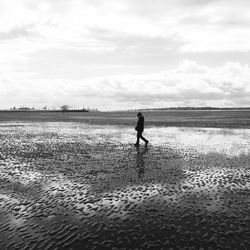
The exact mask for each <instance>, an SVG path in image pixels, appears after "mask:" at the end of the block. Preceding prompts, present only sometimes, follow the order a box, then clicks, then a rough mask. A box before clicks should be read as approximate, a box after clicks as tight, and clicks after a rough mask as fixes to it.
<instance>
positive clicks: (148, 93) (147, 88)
mask: <svg viewBox="0 0 250 250" xmlns="http://www.w3.org/2000/svg"><path fill="white" fill-rule="evenodd" d="M249 79H250V67H249V65H241V64H239V63H227V64H225V65H223V66H220V67H216V68H209V67H207V66H202V65H198V64H197V63H196V62H194V61H188V60H185V61H182V62H180V64H179V66H178V67H177V68H175V69H172V70H168V71H164V72H159V73H155V74H142V75H131V74H122V75H115V76H109V77H96V78H90V79H86V80H83V81H80V80H78V81H65V80H63V79H54V80H48V79H44V80H39V81H37V80H36V81H34V80H27V81H20V80H19V81H16V80H15V79H12V80H10V79H7V78H4V79H3V78H2V81H1V82H0V88H1V89H3V90H4V91H3V92H1V94H0V105H2V106H3V105H4V103H5V102H6V100H8V103H12V105H16V106H18V105H32V106H33V105H35V106H37V105H38V106H39V105H40V106H42V105H48V106H50V107H51V106H60V105H62V104H65V103H67V104H69V105H72V106H75V107H79V106H80V107H81V106H82V105H85V106H86V105H89V106H92V107H98V108H99V109H102V110H110V109H118V108H122V109H129V108H138V107H144V108H146V107H160V106H161V107H168V106H177V105H178V106H186V105H193V106H199V105H207V106H250V101H249V100H250V98H249V97H250V83H249Z"/></svg>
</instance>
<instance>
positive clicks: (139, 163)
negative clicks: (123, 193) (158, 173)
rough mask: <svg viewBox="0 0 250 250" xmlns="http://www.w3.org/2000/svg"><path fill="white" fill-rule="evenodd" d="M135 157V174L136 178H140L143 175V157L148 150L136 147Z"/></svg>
mask: <svg viewBox="0 0 250 250" xmlns="http://www.w3.org/2000/svg"><path fill="white" fill-rule="evenodd" d="M136 151H137V155H136V165H137V171H138V172H137V173H138V178H142V177H143V176H144V174H145V167H144V155H145V154H146V153H147V152H148V148H147V147H145V148H144V149H143V150H141V149H140V147H136Z"/></svg>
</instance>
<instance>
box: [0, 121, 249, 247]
mask: <svg viewBox="0 0 250 250" xmlns="http://www.w3.org/2000/svg"><path fill="white" fill-rule="evenodd" d="M145 137H146V138H148V139H149V140H150V144H149V146H148V147H146V148H145V147H144V146H143V145H141V146H140V147H134V146H133V143H134V142H135V131H134V130H133V129H131V127H128V126H127V127H126V126H111V125H106V126H104V125H90V124H89V125H88V124H84V123H77V122H67V123H65V122H30V123H27V122H26V123H25V122H24V123H21V122H1V123H0V148H1V150H0V221H1V224H0V249H3V250H4V249H250V209H249V208H250V129H223V128H185V127H182V128H175V127H173V128H170V127H158V128H154V127H151V128H148V129H147V130H146V133H145Z"/></svg>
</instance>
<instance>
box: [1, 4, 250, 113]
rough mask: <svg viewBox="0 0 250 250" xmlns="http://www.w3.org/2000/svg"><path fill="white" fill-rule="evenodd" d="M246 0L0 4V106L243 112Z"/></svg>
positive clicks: (249, 31) (247, 76) (248, 35)
mask: <svg viewBox="0 0 250 250" xmlns="http://www.w3.org/2000/svg"><path fill="white" fill-rule="evenodd" d="M249 27H250V1H249V0H70V1H69V0H18V1H16V0H0V89H1V91H0V108H10V107H13V106H17V107H19V106H26V105H27V106H35V107H43V106H45V105H47V106H49V107H59V106H60V105H63V104H69V105H71V106H73V107H82V106H85V107H88V106H89V107H92V108H94V107H96V108H98V109H100V110H114V109H133V108H143V107H144V108H148V107H169V106H204V105H208V106H223V107H229V106H238V107H239V106H242V107H244V106H250V98H249V97H250V66H249V63H250V28H249Z"/></svg>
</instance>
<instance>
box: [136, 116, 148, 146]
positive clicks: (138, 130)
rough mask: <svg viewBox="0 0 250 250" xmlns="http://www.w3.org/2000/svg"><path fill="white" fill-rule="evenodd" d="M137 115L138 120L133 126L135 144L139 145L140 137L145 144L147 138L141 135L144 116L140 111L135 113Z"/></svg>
mask: <svg viewBox="0 0 250 250" xmlns="http://www.w3.org/2000/svg"><path fill="white" fill-rule="evenodd" d="M137 117H138V122H137V126H136V127H135V130H136V131H137V141H136V143H135V146H139V142H140V139H142V140H143V141H144V142H145V145H147V144H148V140H147V139H145V138H144V137H143V136H142V132H143V130H144V116H143V115H142V113H141V112H139V113H138V114H137Z"/></svg>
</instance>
